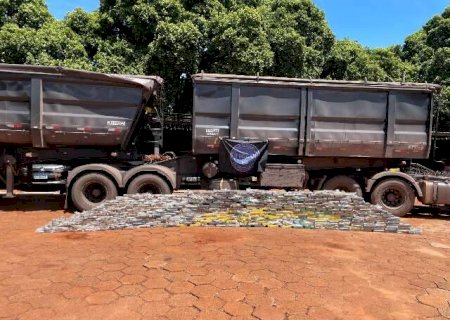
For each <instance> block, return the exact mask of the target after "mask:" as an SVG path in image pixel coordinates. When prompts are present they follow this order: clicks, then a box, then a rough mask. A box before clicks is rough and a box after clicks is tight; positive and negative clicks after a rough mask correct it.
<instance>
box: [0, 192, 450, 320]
mask: <svg viewBox="0 0 450 320" xmlns="http://www.w3.org/2000/svg"><path fill="white" fill-rule="evenodd" d="M44 201H45V200H41V201H39V202H38V201H36V202H33V203H32V204H31V205H30V206H29V208H28V209H27V211H23V212H17V211H16V210H17V205H11V207H10V209H8V210H9V211H10V212H6V211H1V212H0V256H1V259H0V319H2V320H3V319H8V320H9V319H11V320H12V319H71V320H72V319H73V320H77V319H102V320H104V319H110V320H111V319H139V320H140V319H161V320H168V319H170V320H172V319H180V320H189V319H254V320H257V319H260V320H262V319H264V320H265V319H268V320H276V319H280V320H294V319H306V320H310V319H320V320H323V319H358V320H359V319H382V320H383V319H400V320H403V319H405V320H406V319H407V320H411V319H450V306H449V302H450V285H449V284H450V273H449V270H450V249H448V247H449V246H450V220H448V219H446V220H436V221H434V220H430V219H415V218H409V219H407V221H408V222H411V223H413V224H414V225H415V226H417V227H424V226H425V229H424V232H423V234H421V235H413V236H411V235H406V234H388V233H368V232H339V231H335V230H298V229H278V228H275V229H270V228H148V229H134V230H117V231H99V232H90V233H77V232H66V233H51V234H42V233H35V232H34V230H35V229H36V227H38V226H39V225H43V224H44V223H45V222H47V221H49V220H50V219H54V218H56V217H58V216H61V215H62V212H61V211H55V212H53V213H51V212H49V211H46V210H41V211H36V210H37V209H35V207H37V206H41V207H42V206H43V204H45V202H44ZM2 210H7V209H5V206H3V207H2ZM11 211H12V212H11ZM430 225H433V226H434V227H435V228H436V230H437V231H436V230H434V229H428V226H430Z"/></svg>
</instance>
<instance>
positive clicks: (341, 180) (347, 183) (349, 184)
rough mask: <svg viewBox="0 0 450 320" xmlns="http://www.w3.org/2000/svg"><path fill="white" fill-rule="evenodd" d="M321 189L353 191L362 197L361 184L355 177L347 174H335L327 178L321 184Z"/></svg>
mask: <svg viewBox="0 0 450 320" xmlns="http://www.w3.org/2000/svg"><path fill="white" fill-rule="evenodd" d="M322 189H323V190H342V191H345V192H354V193H356V194H357V195H358V196H360V197H362V195H363V192H362V189H361V186H360V185H359V183H358V182H356V180H355V179H353V178H351V177H348V176H335V177H333V178H331V179H330V180H327V181H326V182H325V184H324V185H323V188H322Z"/></svg>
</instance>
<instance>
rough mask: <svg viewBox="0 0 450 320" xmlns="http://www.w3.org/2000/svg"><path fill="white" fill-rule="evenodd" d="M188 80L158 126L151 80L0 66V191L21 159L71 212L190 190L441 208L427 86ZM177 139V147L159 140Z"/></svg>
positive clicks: (441, 180)
mask: <svg viewBox="0 0 450 320" xmlns="http://www.w3.org/2000/svg"><path fill="white" fill-rule="evenodd" d="M192 84H193V106H192V113H191V115H190V117H189V119H191V122H192V123H190V124H189V129H190V130H188V131H180V132H178V133H175V134H174V133H173V132H172V134H165V133H164V128H165V126H166V125H167V123H169V122H170V121H168V120H167V119H169V118H170V117H165V116H164V115H163V114H162V110H163V109H164V108H163V107H164V106H163V105H162V102H161V101H164V99H161V92H162V90H161V88H162V87H163V80H162V79H161V78H159V77H151V76H130V75H106V74H100V73H94V72H86V71H79V70H70V69H64V68H60V67H42V66H22V65H0V101H1V104H2V110H3V111H2V112H1V114H2V118H1V119H0V126H1V129H0V142H1V143H2V145H3V153H2V158H1V161H0V165H1V169H2V173H3V177H4V178H3V180H4V181H5V183H6V189H7V194H6V196H8V197H12V196H13V189H14V187H16V188H20V186H23V185H27V186H28V187H29V186H30V184H31V185H32V182H33V180H36V179H33V174H32V173H33V172H35V171H36V170H35V169H34V167H33V166H37V165H40V166H43V165H59V166H61V167H62V168H67V169H63V170H62V171H63V172H62V173H61V175H60V176H61V179H62V180H63V181H64V190H62V191H63V192H65V193H66V195H67V204H68V205H70V204H72V205H74V206H75V207H76V208H77V209H78V210H86V209H89V208H92V207H93V206H95V205H98V204H100V203H102V202H104V201H106V200H108V199H112V198H114V197H116V196H117V195H120V194H124V193H141V192H150V193H170V192H172V191H174V190H176V189H179V188H194V187H195V188H208V189H224V188H231V189H238V188H283V189H304V188H308V189H310V190H324V189H330V190H334V189H339V190H343V191H348V192H355V193H357V194H358V195H360V196H363V197H365V199H366V200H368V201H371V202H372V203H374V204H378V205H381V206H382V207H384V208H385V209H386V210H388V211H390V212H392V213H393V214H396V215H398V216H403V215H405V214H407V213H408V212H410V211H411V209H412V208H413V206H414V203H415V199H416V198H418V199H419V200H420V201H421V202H422V203H423V204H426V205H433V206H446V205H448V204H450V184H449V181H450V178H447V176H446V175H445V174H443V173H442V171H439V170H435V169H431V168H430V167H429V166H428V163H432V162H430V154H431V149H432V145H433V143H432V130H433V93H434V92H436V91H437V90H439V86H437V85H433V84H419V83H394V82H368V81H332V80H312V79H294V78H280V77H265V76H259V75H256V76H242V75H224V74H207V73H200V74H196V75H193V76H192ZM176 126H177V125H176V121H175V124H174V127H176ZM182 126H183V127H184V128H186V118H183V123H182ZM175 132H176V131H175ZM168 138H169V141H167V139H168ZM187 140H188V141H190V143H189V144H190V145H189V148H188V147H186V145H185V144H186V143H183V146H182V147H181V148H182V149H184V150H187V149H188V151H189V152H184V153H182V154H180V153H178V154H177V151H179V150H175V152H170V151H174V150H168V149H167V146H170V145H174V144H173V142H176V141H178V142H180V141H187ZM434 164H435V163H434ZM24 167H27V168H28V170H26V172H28V176H27V177H23V176H20V175H18V172H23V170H20V169H21V168H24ZM45 178H46V177H45V175H44V176H43V177H42V179H43V180H44V179H45ZM44 184H45V182H44Z"/></svg>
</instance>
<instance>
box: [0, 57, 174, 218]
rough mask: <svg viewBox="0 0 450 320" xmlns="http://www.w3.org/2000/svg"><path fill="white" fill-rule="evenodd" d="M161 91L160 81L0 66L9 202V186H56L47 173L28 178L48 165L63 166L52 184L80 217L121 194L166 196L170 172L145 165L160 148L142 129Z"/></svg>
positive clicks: (0, 134)
mask: <svg viewBox="0 0 450 320" xmlns="http://www.w3.org/2000/svg"><path fill="white" fill-rule="evenodd" d="M161 85H162V79H161V78H158V77H144V76H126V75H120V76H119V75H107V74H100V73H94V72H86V71H78V70H70V69H64V68H59V67H41V66H25V65H5V64H0V108H1V109H0V143H1V149H2V150H1V151H2V154H1V158H0V169H1V172H2V176H3V181H4V183H5V184H6V187H7V197H13V189H14V185H16V187H17V188H20V187H22V186H28V189H29V188H30V185H31V189H33V188H37V187H39V186H40V187H52V186H54V184H51V183H48V182H49V181H48V180H49V178H50V174H49V173H47V172H45V171H44V172H43V174H42V173H40V172H38V173H40V174H36V175H34V176H33V172H34V170H33V166H36V165H40V167H39V168H48V167H45V165H46V164H47V165H55V164H58V165H62V168H64V169H62V170H61V171H62V172H58V173H57V176H58V181H59V182H62V183H63V189H64V191H66V192H67V194H68V200H70V201H71V202H73V204H74V205H75V206H76V207H77V208H78V209H80V210H84V209H89V208H91V207H93V206H95V205H97V204H98V203H101V202H103V201H105V200H107V199H112V198H114V197H115V196H117V195H118V194H120V193H125V192H129V193H132V192H139V191H153V192H163V193H168V192H171V191H172V190H173V189H174V188H176V174H175V172H173V171H171V170H170V169H168V168H166V167H164V166H159V165H155V164H146V163H145V155H146V154H148V153H150V154H152V153H155V151H156V152H158V149H159V147H160V145H159V140H160V139H159V135H160V132H158V128H151V127H150V126H148V125H146V122H148V121H147V115H146V112H145V109H146V108H147V107H151V106H152V105H154V104H155V103H156V101H157V100H158V93H159V90H160V88H161ZM159 129H160V128H159ZM24 173H25V174H24ZM52 174H53V176H54V175H55V172H52ZM52 182H55V181H52Z"/></svg>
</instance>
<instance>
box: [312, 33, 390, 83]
mask: <svg viewBox="0 0 450 320" xmlns="http://www.w3.org/2000/svg"><path fill="white" fill-rule="evenodd" d="M321 76H322V77H323V78H331V79H337V80H364V79H367V80H370V81H381V80H385V78H386V77H387V74H386V72H385V71H384V70H383V68H382V67H381V66H380V65H379V63H378V62H377V61H376V59H374V56H373V55H372V52H371V51H370V50H369V49H367V48H364V47H363V46H361V45H360V44H359V43H358V42H355V41H352V40H348V39H345V40H340V41H336V43H335V44H334V46H333V48H332V50H331V52H330V54H329V55H328V56H327V61H326V63H325V66H324V68H323V72H322V75H321Z"/></svg>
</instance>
